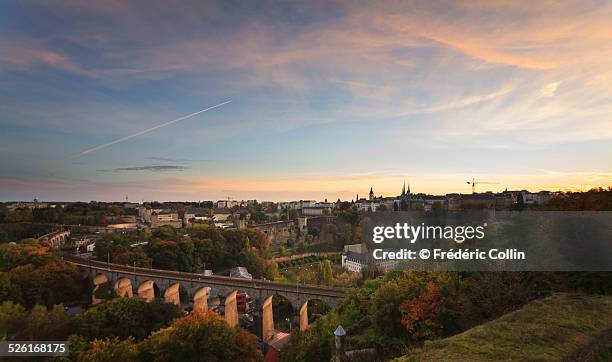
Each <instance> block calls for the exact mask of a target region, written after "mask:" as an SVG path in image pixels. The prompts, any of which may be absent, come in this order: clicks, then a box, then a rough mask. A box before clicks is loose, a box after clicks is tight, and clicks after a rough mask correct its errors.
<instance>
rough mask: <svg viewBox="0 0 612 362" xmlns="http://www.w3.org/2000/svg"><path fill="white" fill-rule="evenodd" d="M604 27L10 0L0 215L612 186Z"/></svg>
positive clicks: (441, 9) (3, 56) (524, 17)
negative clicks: (55, 208)
mask: <svg viewBox="0 0 612 362" xmlns="http://www.w3.org/2000/svg"><path fill="white" fill-rule="evenodd" d="M610 29H612V4H610V3H606V2H603V1H601V2H599V1H592V2H580V1H576V2H571V1H567V2H561V3H558V2H547V1H539V2H534V3H529V4H525V3H513V2H504V1H500V2H449V3H436V4H429V3H427V2H419V1H415V2H405V3H400V2H390V3H387V4H385V7H384V9H383V8H381V7H377V6H376V5H371V6H364V5H363V4H361V5H360V6H356V5H355V4H353V3H350V2H333V3H331V2H314V3H312V2H308V3H301V2H295V3H290V4H287V3H277V2H263V3H260V4H259V5H257V4H248V3H247V4H245V3H240V2H237V3H228V2H189V1H187V2H181V3H180V4H176V5H173V6H172V7H171V8H170V7H167V6H163V3H150V2H140V1H130V2H122V1H109V2H105V3H104V4H102V3H99V4H98V3H89V2H81V1H66V2H62V3H45V2H40V1H27V2H19V3H16V2H15V3H10V2H4V3H2V4H0V48H2V49H3V51H2V52H0V84H1V85H2V87H0V109H1V112H0V147H1V148H0V150H1V151H2V154H3V157H2V158H1V159H0V200H5V201H9V200H10V201H12V200H31V199H33V198H34V197H37V198H39V199H41V200H57V201H60V200H65V201H74V200H82V201H89V200H100V201H118V200H122V199H123V198H124V197H125V195H129V197H130V200H133V201H140V200H142V199H145V200H159V201H169V200H195V201H197V200H204V199H207V200H208V199H211V200H215V199H224V198H226V197H227V196H231V197H233V198H236V199H258V200H278V201H288V200H295V199H317V200H323V199H324V198H327V199H328V200H336V199H337V198H341V199H343V200H345V199H348V200H350V199H351V198H354V196H355V194H357V193H359V194H360V195H361V194H363V195H366V194H367V192H368V191H369V188H370V187H371V186H372V187H374V191H375V193H376V194H377V195H379V194H383V195H395V194H397V193H399V190H401V185H402V183H403V182H404V180H406V181H409V182H410V184H411V188H412V189H413V191H414V192H417V193H418V192H424V193H431V194H445V193H452V192H459V193H470V192H471V187H470V185H467V184H466V181H468V180H471V179H472V177H475V178H476V179H477V180H483V181H489V182H497V183H498V184H495V185H482V186H478V187H477V191H478V192H481V191H487V190H491V191H501V190H504V189H505V188H508V189H512V190H514V189H519V190H520V189H527V190H530V191H538V190H550V191H555V190H580V189H583V190H587V189H589V188H591V187H596V186H602V187H607V186H610V185H612V164H611V163H610V155H611V154H612V142H610V141H611V140H612V127H611V126H612V120H611V115H612V89H611V88H610V87H609V84H612V68H610V66H609V59H612V32H611V31H610ZM228 99H231V100H232V103H230V104H228V105H226V106H223V107H220V108H218V109H215V110H214V111H212V112H206V113H203V114H201V115H197V116H195V117H193V118H191V119H189V120H186V121H184V122H180V123H178V124H172V125H169V126H168V127H165V128H163V129H156V130H154V131H153V132H150V133H147V134H143V135H142V136H141V137H137V138H133V139H130V140H129V142H127V141H126V142H122V143H118V144H114V145H112V147H108V148H105V149H99V150H98V151H97V152H93V153H89V154H84V155H82V156H81V157H78V158H74V159H70V157H71V156H72V155H75V154H79V153H80V152H82V151H83V150H89V149H92V148H95V147H97V145H104V144H108V143H112V142H113V140H117V139H120V138H122V137H125V136H126V135H132V134H136V133H138V132H141V131H142V130H147V129H151V128H152V127H156V125H159V124H162V123H164V122H167V121H168V120H173V119H177V118H178V117H181V116H184V115H189V114H192V113H193V112H196V111H198V110H200V109H203V108H204V107H207V106H211V105H215V104H219V103H221V102H223V101H225V100H228Z"/></svg>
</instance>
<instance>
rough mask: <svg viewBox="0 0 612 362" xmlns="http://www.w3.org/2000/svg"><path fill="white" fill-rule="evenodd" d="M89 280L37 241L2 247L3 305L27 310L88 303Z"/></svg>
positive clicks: (0, 289) (0, 290) (0, 288)
mask: <svg viewBox="0 0 612 362" xmlns="http://www.w3.org/2000/svg"><path fill="white" fill-rule="evenodd" d="M86 291H87V280H86V279H84V278H83V276H82V275H81V273H80V272H79V270H78V269H77V268H76V267H75V266H74V265H71V264H69V263H65V262H62V261H61V260H60V259H59V258H58V257H57V256H54V255H52V254H51V252H50V251H49V249H48V248H47V247H45V246H42V245H40V244H39V243H38V242H37V241H36V240H34V239H26V240H23V241H21V242H20V243H18V244H0V302H2V301H6V300H10V301H12V302H15V303H18V304H21V305H23V306H25V307H27V308H31V307H33V306H34V305H35V304H43V305H45V306H47V307H51V306H53V305H55V304H59V303H66V302H72V301H75V300H80V301H84V300H87V292H86Z"/></svg>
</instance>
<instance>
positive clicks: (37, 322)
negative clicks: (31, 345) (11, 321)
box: [19, 304, 71, 341]
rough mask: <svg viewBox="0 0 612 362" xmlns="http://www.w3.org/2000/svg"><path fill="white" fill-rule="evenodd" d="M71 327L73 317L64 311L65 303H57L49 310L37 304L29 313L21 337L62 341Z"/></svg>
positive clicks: (31, 339) (32, 339)
mask: <svg viewBox="0 0 612 362" xmlns="http://www.w3.org/2000/svg"><path fill="white" fill-rule="evenodd" d="M70 327H71V318H70V316H69V315H67V314H66V313H65V312H64V306H63V305H61V304H58V305H55V306H53V308H52V309H51V310H50V311H48V310H47V308H46V307H44V306H42V305H40V304H37V305H35V306H34V307H33V308H32V309H31V310H30V311H29V313H28V314H27V316H26V318H25V320H24V323H23V326H22V329H21V331H20V333H19V339H24V340H30V341H39V340H42V341H49V340H55V341H60V340H64V339H66V337H67V336H68V334H69V330H70Z"/></svg>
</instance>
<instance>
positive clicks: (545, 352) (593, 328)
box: [395, 293, 612, 362]
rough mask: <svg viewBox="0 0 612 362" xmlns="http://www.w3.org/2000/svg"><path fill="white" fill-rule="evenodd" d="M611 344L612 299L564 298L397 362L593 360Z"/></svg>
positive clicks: (432, 345) (434, 343) (536, 304)
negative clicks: (597, 353)
mask: <svg viewBox="0 0 612 362" xmlns="http://www.w3.org/2000/svg"><path fill="white" fill-rule="evenodd" d="M611 344H612V297H610V296H590V295H588V296H587V295H579V294H564V293H563V294H562V293H559V294H554V295H552V296H550V297H547V298H544V299H540V300H537V301H534V302H532V303H530V304H528V305H526V306H525V307H524V308H522V309H520V310H517V311H515V312H512V313H508V314H506V315H504V316H502V317H500V318H498V319H496V320H493V321H491V322H488V323H485V324H483V325H480V326H477V327H475V328H472V329H470V330H467V331H465V332H463V333H461V334H458V335H455V336H453V337H450V338H446V339H442V340H438V341H431V342H426V343H425V346H424V347H423V349H421V350H417V351H415V352H413V353H411V354H409V355H406V356H403V357H400V358H398V359H396V360H395V361H396V362H407V361H457V360H463V361H466V360H470V361H492V360H500V359H503V360H508V361H511V360H516V361H518V360H521V361H524V360H538V361H560V360H567V361H569V360H572V361H575V360H585V359H586V360H590V359H592V358H593V355H592V354H591V353H595V352H597V351H599V352H600V353H601V352H602V350H606V349H607V348H609V347H610V345H611ZM593 351H594V352H593ZM604 354H605V352H604ZM604 358H605V357H604Z"/></svg>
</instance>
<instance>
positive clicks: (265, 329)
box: [64, 255, 346, 341]
mask: <svg viewBox="0 0 612 362" xmlns="http://www.w3.org/2000/svg"><path fill="white" fill-rule="evenodd" d="M64 260H65V261H67V262H70V263H72V264H75V265H76V266H78V267H79V268H80V269H81V270H83V271H84V272H87V274H88V275H89V277H90V278H91V279H92V280H93V292H92V304H97V303H100V302H101V301H102V300H100V299H98V298H96V291H97V290H98V289H99V288H100V287H102V286H103V285H105V284H107V283H108V284H107V285H109V286H110V287H112V289H113V291H114V293H115V295H117V296H119V297H129V298H131V297H133V296H138V297H141V298H144V299H146V300H147V301H152V300H153V299H154V298H155V297H156V290H157V291H158V295H157V296H158V297H162V298H163V299H164V300H165V301H166V302H168V303H174V304H176V305H178V306H179V307H180V306H181V305H189V304H192V305H193V310H194V311H198V312H199V311H206V310H208V294H210V295H215V296H216V295H220V296H225V304H224V309H225V320H226V321H227V323H228V324H229V325H231V326H236V325H238V306H237V301H236V295H237V293H238V292H246V293H247V294H248V295H249V296H251V298H253V299H254V300H256V301H257V307H258V308H260V309H259V311H260V312H261V315H262V338H263V339H264V340H266V341H267V340H270V339H271V338H273V337H274V316H273V311H272V297H273V296H274V295H280V296H283V297H285V298H286V299H287V300H288V301H289V302H290V303H291V305H292V306H293V309H294V310H299V316H300V329H302V330H304V329H306V328H308V309H307V305H308V301H309V300H321V301H323V302H325V303H327V304H328V305H330V306H331V307H335V306H337V305H338V303H339V301H340V299H341V298H342V297H344V296H345V295H346V290H345V289H340V288H326V287H319V286H311V285H292V284H283V283H275V282H271V281H265V280H258V279H253V280H247V279H238V278H230V277H225V276H203V275H199V274H191V273H182V272H176V271H168V270H159V269H148V268H138V267H131V266H127V265H118V264H109V263H105V262H100V261H95V260H87V259H82V258H79V257H76V256H69V255H65V256H64ZM181 289H183V290H184V293H183V295H185V294H186V295H187V297H188V299H189V300H181V293H180V290H181ZM208 291H210V293H209V292H208Z"/></svg>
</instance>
